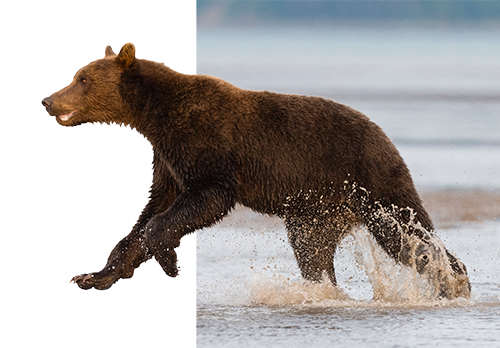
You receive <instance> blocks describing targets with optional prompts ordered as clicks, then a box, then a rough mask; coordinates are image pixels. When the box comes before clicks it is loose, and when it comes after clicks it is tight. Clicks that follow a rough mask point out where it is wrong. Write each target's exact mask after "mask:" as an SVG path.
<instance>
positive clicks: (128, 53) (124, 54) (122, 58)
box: [116, 43, 135, 70]
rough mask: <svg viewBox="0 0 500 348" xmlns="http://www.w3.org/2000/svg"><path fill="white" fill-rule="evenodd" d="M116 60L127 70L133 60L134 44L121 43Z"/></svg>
mask: <svg viewBox="0 0 500 348" xmlns="http://www.w3.org/2000/svg"><path fill="white" fill-rule="evenodd" d="M116 61H117V63H118V64H119V65H120V66H121V67H122V68H123V69H125V70H127V69H128V68H129V67H130V66H131V65H132V63H134V62H135V46H134V45H132V44H131V43H127V44H125V45H123V47H122V49H121V50H120V53H118V56H117V57H116Z"/></svg>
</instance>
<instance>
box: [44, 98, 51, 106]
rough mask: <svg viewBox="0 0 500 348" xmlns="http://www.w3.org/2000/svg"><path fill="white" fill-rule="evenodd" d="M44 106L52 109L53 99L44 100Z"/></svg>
mask: <svg viewBox="0 0 500 348" xmlns="http://www.w3.org/2000/svg"><path fill="white" fill-rule="evenodd" d="M42 105H43V106H45V107H46V108H50V107H51V106H52V99H51V98H50V97H47V98H45V99H44V100H42Z"/></svg>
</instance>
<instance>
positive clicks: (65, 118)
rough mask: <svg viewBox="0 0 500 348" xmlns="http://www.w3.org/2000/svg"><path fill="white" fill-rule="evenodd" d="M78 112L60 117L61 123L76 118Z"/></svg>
mask: <svg viewBox="0 0 500 348" xmlns="http://www.w3.org/2000/svg"><path fill="white" fill-rule="evenodd" d="M76 112H77V110H75V111H72V112H70V113H69V114H65V115H59V116H57V118H58V119H59V120H61V121H68V120H69V119H70V118H71V117H73V116H75V114H76Z"/></svg>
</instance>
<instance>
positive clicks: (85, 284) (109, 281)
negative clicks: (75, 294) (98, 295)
mask: <svg viewBox="0 0 500 348" xmlns="http://www.w3.org/2000/svg"><path fill="white" fill-rule="evenodd" d="M115 281H116V280H115V279H114V277H111V276H109V275H108V276H102V275H100V274H99V273H90V274H82V275H79V276H75V277H73V278H72V279H71V281H70V283H76V285H78V286H79V287H80V289H84V290H88V289H91V288H95V289H97V290H106V289H109V288H110V287H111V285H113V283H115Z"/></svg>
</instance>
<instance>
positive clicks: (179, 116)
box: [43, 44, 465, 289]
mask: <svg viewBox="0 0 500 348" xmlns="http://www.w3.org/2000/svg"><path fill="white" fill-rule="evenodd" d="M43 104H44V105H45V106H46V108H47V110H48V112H49V113H50V114H51V115H53V116H56V119H57V122H58V123H60V124H61V125H64V126H75V125H78V124H81V123H85V122H102V123H118V124H126V125H130V126H131V127H132V128H135V129H136V130H137V131H138V132H140V133H141V134H143V135H144V136H145V137H146V138H147V139H148V140H149V141H150V142H151V144H152V146H153V151H154V160H153V164H154V175H153V184H152V186H151V196H150V201H149V203H148V204H147V205H146V207H145V208H144V211H143V212H142V214H141V216H140V217H139V220H138V222H137V224H136V225H135V226H134V228H133V229H132V232H131V233H130V234H129V235H128V236H127V237H125V238H124V239H123V240H122V241H121V242H120V243H118V245H117V246H116V247H115V248H114V250H113V251H112V252H111V255H110V257H109V259H108V262H107V264H106V266H105V267H104V269H103V270H102V271H100V272H97V273H92V274H89V275H81V276H77V277H75V278H73V280H74V281H75V282H76V283H77V284H78V285H79V286H80V287H81V288H83V289H88V288H92V287H94V288H96V289H107V288H109V287H110V286H111V285H112V284H113V283H115V282H116V281H117V280H118V279H120V278H128V277H131V276H132V275H133V272H134V269H135V268H137V267H138V266H139V265H140V264H141V263H142V262H144V261H146V260H148V259H149V258H151V257H153V256H154V258H155V259H156V260H157V261H158V262H159V263H160V265H161V266H162V268H163V270H164V271H165V272H166V273H167V274H168V275H169V276H176V275H177V272H178V271H177V265H176V262H177V257H176V253H175V250H174V249H175V248H176V247H178V246H179V243H180V240H181V238H182V237H183V236H184V235H186V234H188V233H191V232H194V231H195V230H197V229H200V228H202V227H208V226H211V225H213V224H214V223H215V222H217V221H219V220H220V219H222V218H223V217H224V216H225V215H227V214H228V213H229V212H230V211H231V209H232V208H233V207H234V205H235V204H236V203H240V204H242V205H244V206H247V207H250V208H251V209H253V210H255V211H257V212H260V213H263V214H269V215H278V216H280V217H282V218H284V220H285V224H286V227H287V229H288V234H289V240H290V244H291V246H292V247H293V250H294V253H295V257H296V259H297V262H298V265H299V267H300V270H301V272H302V275H303V277H304V278H306V279H308V280H311V281H321V279H322V273H323V272H325V271H326V273H327V274H328V275H329V277H330V279H331V281H332V282H333V283H334V284H335V283H336V279H335V272H334V265H333V257H334V254H335V249H336V246H337V244H338V243H339V241H340V240H341V238H342V237H343V236H344V235H345V234H346V233H347V232H348V231H349V230H350V229H351V228H352V227H353V226H354V225H360V224H363V225H366V226H367V227H368V229H369V231H370V232H371V233H372V234H373V236H374V237H375V239H376V240H377V242H378V243H379V244H380V245H381V246H382V248H383V249H384V250H385V251H386V252H387V253H388V254H389V255H390V256H391V257H393V258H394V259H396V260H399V261H402V262H404V263H407V264H408V263H410V262H411V261H408V260H407V258H401V257H400V254H401V250H402V249H403V248H404V246H403V245H402V238H401V231H400V230H399V229H398V228H397V226H395V225H394V223H392V222H390V221H389V220H387V219H384V218H381V217H380V211H381V209H383V210H384V211H385V212H388V213H389V214H390V216H391V217H392V218H393V219H394V220H395V221H397V222H398V223H400V224H401V225H404V224H406V225H408V226H407V228H408V230H407V231H406V232H407V233H408V234H410V235H412V234H413V235H417V236H418V237H419V238H420V239H422V238H423V234H422V231H421V230H419V229H415V228H413V227H412V224H409V222H410V219H411V216H412V214H411V213H410V211H411V210H412V211H413V213H414V214H415V222H417V221H418V222H419V223H420V224H421V225H422V227H423V228H424V229H425V230H427V231H429V232H432V231H433V225H432V222H431V219H430V218H429V215H428V214H427V212H426V211H425V209H424V207H423V206H422V202H421V200H420V198H419V196H418V194H417V192H416V190H415V187H414V184H413V181H412V178H411V177H410V174H409V171H408V168H407V167H406V165H405V163H404V162H403V159H402V158H401V156H400V155H399V153H398V151H397V150H396V148H395V147H394V145H393V144H392V143H391V141H390V140H389V139H388V137H387V136H386V135H385V134H384V132H383V131H382V130H381V129H380V128H379V127H378V126H377V125H376V124H374V123H373V122H371V121H370V120H369V119H368V118H367V117H366V116H364V115H363V114H361V113H360V112H358V111H356V110H353V109H351V108H350V107H348V106H345V105H342V104H339V103H336V102H334V101H332V100H327V99H323V98H316V97H307V96H299V95H284V94H277V93H270V92H255V91H249V90H243V89H239V88H237V87H235V86H233V85H231V84H229V83H227V82H225V81H223V80H221V79H218V78H214V77H210V76H202V75H193V76H190V75H183V74H180V73H177V72H175V71H173V70H171V69H169V68H167V67H165V66H164V65H162V64H159V63H155V62H151V61H147V60H142V59H136V58H135V48H134V46H133V45H132V44H126V45H125V46H124V47H123V48H122V49H121V51H120V53H119V54H118V55H115V54H114V53H113V51H112V50H111V48H110V47H109V46H108V47H107V48H106V57H105V58H104V59H101V60H97V61H95V62H93V63H91V64H89V65H87V66H86V67H84V68H82V69H81V70H79V71H78V72H77V74H76V75H75V77H74V80H73V82H72V84H71V85H69V86H68V87H66V88H64V89H63V90H61V91H59V92H57V93H55V94H53V95H52V96H51V97H49V98H46V99H44V101H43ZM401 208H405V209H401ZM408 208H409V209H408ZM448 257H449V261H450V264H451V265H452V268H453V270H454V272H456V273H460V274H465V267H464V266H463V265H462V264H461V263H460V262H459V261H458V260H457V259H455V258H454V257H453V256H452V255H450V254H448Z"/></svg>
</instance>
